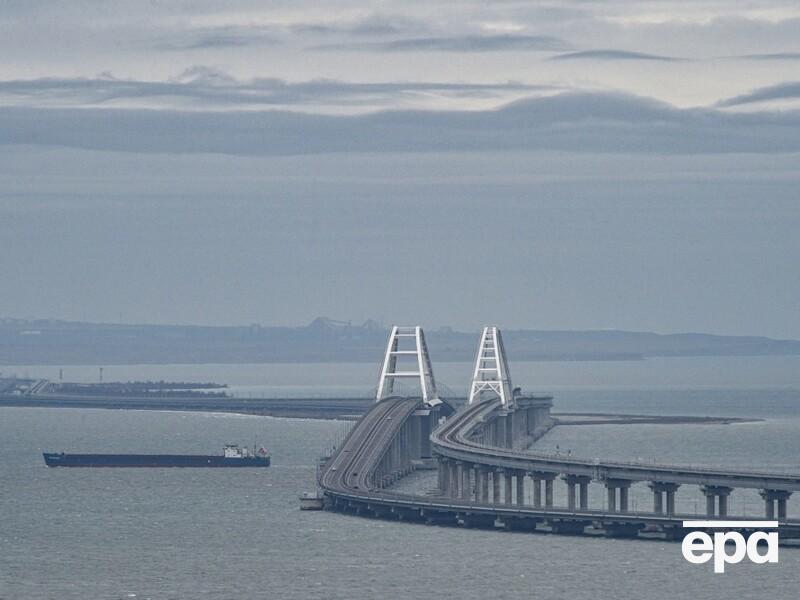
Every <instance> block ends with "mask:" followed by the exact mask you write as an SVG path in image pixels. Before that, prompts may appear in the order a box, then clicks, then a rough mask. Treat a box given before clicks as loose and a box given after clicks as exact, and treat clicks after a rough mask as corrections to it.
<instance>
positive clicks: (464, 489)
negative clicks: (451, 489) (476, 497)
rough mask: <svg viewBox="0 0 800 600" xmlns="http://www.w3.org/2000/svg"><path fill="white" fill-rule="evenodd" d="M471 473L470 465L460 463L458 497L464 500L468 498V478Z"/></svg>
mask: <svg viewBox="0 0 800 600" xmlns="http://www.w3.org/2000/svg"><path fill="white" fill-rule="evenodd" d="M470 471H472V465H470V464H469V463H461V480H460V482H459V492H460V494H459V497H461V498H463V499H464V500H469V496H470V478H469V474H470Z"/></svg>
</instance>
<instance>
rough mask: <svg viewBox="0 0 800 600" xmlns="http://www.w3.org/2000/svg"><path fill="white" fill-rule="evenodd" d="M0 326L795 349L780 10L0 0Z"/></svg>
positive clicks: (799, 134)
mask: <svg viewBox="0 0 800 600" xmlns="http://www.w3.org/2000/svg"><path fill="white" fill-rule="evenodd" d="M0 56H2V59H0V281H2V286H0V292H1V293H0V317H18V318H25V317H30V318H37V317H38V318H51V317H52V318H61V319H71V320H90V321H113V322H116V321H122V322H127V323H133V322H135V323H187V324H188V323H196V324H248V323H261V324H264V325H277V324H304V323H307V322H309V321H311V320H312V319H313V318H315V317H317V316H320V315H325V316H329V317H332V318H337V319H344V320H352V321H353V322H356V323H357V322H362V321H364V320H366V319H370V318H372V319H378V320H380V321H382V322H383V323H385V324H387V325H388V324H391V323H399V324H422V325H426V326H429V327H438V326H442V325H449V326H452V327H456V328H458V329H464V330H472V329H477V328H478V327H480V326H481V325H483V324H484V323H488V322H493V323H497V324H499V325H501V326H502V327H506V328H541V329H627V330H651V331H660V332H685V331H705V332H713V333H722V334H746V335H768V336H771V337H777V338H800V268H798V258H800V236H798V231H800V185H799V184H800V5H798V4H797V2H796V1H793V0H792V1H789V0H786V1H782V0H775V1H772V0H766V1H761V2H747V1H744V2H736V3H733V2H729V1H722V0H698V1H688V0H687V1H684V0H662V1H651V2H648V1H645V2H631V1H627V0H563V1H560V2H517V1H514V0H503V1H498V2H491V3H487V2H477V1H474V2H473V1H467V0H453V1H444V2H438V3H431V2H418V1H415V0H404V1H403V2H398V1H392V0H387V1H383V2H354V1H341V0H333V1H330V2H325V3H310V2H304V1H301V0H295V1H293V2H284V1H282V0H276V1H272V2H263V1H261V2H256V1H250V0H232V1H228V2H224V3H222V2H211V1H206V0H198V1H194V2H185V1H180V0H176V1H172V2H147V3H144V2H131V1H123V0H108V1H106V2H95V1H92V2H89V1H86V0H75V1H73V2H69V3H62V2H46V1H38V0H25V1H17V0H6V1H5V2H3V3H2V4H0Z"/></svg>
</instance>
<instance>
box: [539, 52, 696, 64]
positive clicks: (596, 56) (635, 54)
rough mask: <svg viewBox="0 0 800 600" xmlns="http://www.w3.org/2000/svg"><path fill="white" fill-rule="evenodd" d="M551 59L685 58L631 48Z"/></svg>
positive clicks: (662, 59) (560, 56) (571, 54)
mask: <svg viewBox="0 0 800 600" xmlns="http://www.w3.org/2000/svg"><path fill="white" fill-rule="evenodd" d="M550 60H658V61H665V62H676V61H682V60H685V59H683V58H675V57H672V56H660V55H658V54H646V53H644V52H631V51H629V50H583V51H580V52H569V53H567V54H559V55H557V56H552V57H551V58H550Z"/></svg>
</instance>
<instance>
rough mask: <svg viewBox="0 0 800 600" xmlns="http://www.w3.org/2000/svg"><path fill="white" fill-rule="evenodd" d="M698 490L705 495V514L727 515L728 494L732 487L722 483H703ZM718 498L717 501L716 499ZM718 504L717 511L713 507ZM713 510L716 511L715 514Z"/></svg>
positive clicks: (710, 515) (711, 515)
mask: <svg viewBox="0 0 800 600" xmlns="http://www.w3.org/2000/svg"><path fill="white" fill-rule="evenodd" d="M700 491H701V492H703V494H704V495H705V497H706V515H707V516H709V517H713V516H720V517H726V516H728V496H730V494H731V492H732V491H733V488H729V487H727V486H724V485H704V486H701V487H700ZM717 498H719V501H717ZM715 505H716V506H719V511H715V510H714V509H715V507H716V506H715ZM715 512H716V513H717V514H716V515H715Z"/></svg>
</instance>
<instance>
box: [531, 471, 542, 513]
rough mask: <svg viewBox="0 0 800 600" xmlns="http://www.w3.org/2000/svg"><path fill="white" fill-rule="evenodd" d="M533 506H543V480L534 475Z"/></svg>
mask: <svg viewBox="0 0 800 600" xmlns="http://www.w3.org/2000/svg"><path fill="white" fill-rule="evenodd" d="M531 480H532V481H533V505H534V506H535V507H536V508H539V507H540V506H541V505H542V480H541V479H539V478H538V477H536V476H535V475H533V476H532V477H531Z"/></svg>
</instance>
